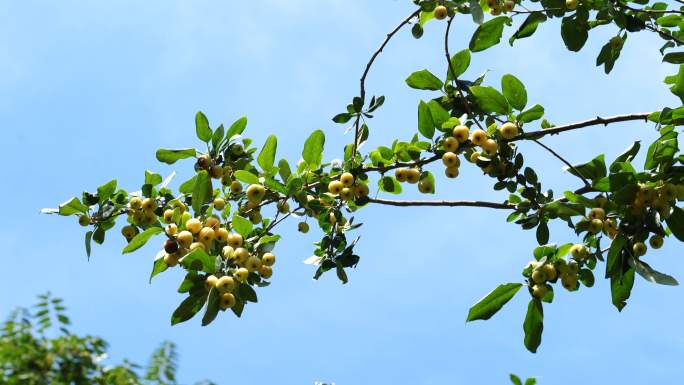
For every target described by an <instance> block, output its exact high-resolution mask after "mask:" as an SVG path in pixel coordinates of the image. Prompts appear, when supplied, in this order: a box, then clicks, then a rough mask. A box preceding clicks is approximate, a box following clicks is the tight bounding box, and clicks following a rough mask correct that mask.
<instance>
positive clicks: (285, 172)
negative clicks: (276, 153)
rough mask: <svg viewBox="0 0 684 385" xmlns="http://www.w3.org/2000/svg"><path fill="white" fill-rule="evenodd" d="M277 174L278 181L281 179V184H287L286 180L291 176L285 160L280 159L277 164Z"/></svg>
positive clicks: (290, 170) (288, 165)
mask: <svg viewBox="0 0 684 385" xmlns="http://www.w3.org/2000/svg"><path fill="white" fill-rule="evenodd" d="M278 173H279V174H280V179H282V181H283V182H287V180H288V179H289V178H290V175H292V169H290V164H289V163H287V160H286V159H281V160H280V161H279V162H278Z"/></svg>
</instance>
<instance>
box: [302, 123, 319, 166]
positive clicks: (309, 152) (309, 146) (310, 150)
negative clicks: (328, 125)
mask: <svg viewBox="0 0 684 385" xmlns="http://www.w3.org/2000/svg"><path fill="white" fill-rule="evenodd" d="M324 145H325V134H324V133H323V131H321V130H316V131H314V132H313V133H311V135H310V136H309V137H308V138H307V139H306V142H304V150H302V158H303V159H304V161H305V162H306V163H307V164H308V165H309V169H311V170H315V169H317V168H318V167H319V166H320V165H321V161H322V160H323V146H324Z"/></svg>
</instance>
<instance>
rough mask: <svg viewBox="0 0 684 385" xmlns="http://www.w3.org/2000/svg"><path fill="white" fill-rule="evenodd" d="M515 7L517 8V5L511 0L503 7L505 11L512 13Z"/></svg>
mask: <svg viewBox="0 0 684 385" xmlns="http://www.w3.org/2000/svg"><path fill="white" fill-rule="evenodd" d="M514 7H515V3H514V2H513V1H510V0H507V1H504V6H503V9H504V11H506V12H510V11H512V10H513V8H514Z"/></svg>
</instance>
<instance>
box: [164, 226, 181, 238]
mask: <svg viewBox="0 0 684 385" xmlns="http://www.w3.org/2000/svg"><path fill="white" fill-rule="evenodd" d="M164 231H165V232H166V234H167V235H169V236H171V237H172V236H174V235H176V234H178V226H176V224H175V223H172V224H170V225H167V226H166V229H164Z"/></svg>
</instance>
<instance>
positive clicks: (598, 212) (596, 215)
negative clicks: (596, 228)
mask: <svg viewBox="0 0 684 385" xmlns="http://www.w3.org/2000/svg"><path fill="white" fill-rule="evenodd" d="M587 218H589V219H591V220H594V219H600V220H604V219H605V218H606V212H605V211H604V210H603V209H602V208H600V207H595V208H593V209H591V210H590V211H589V214H588V215H587Z"/></svg>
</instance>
